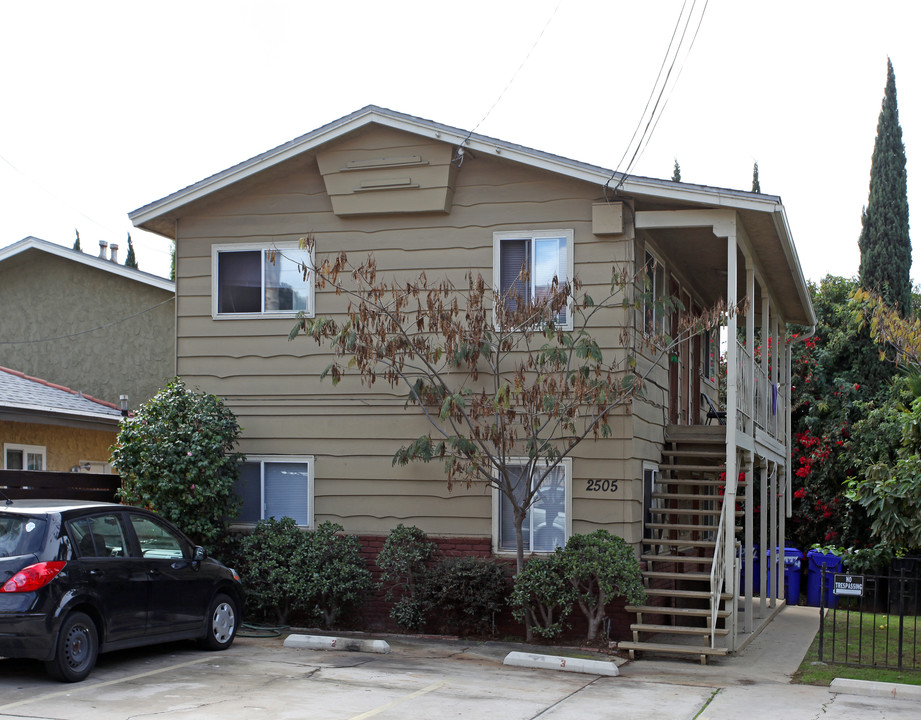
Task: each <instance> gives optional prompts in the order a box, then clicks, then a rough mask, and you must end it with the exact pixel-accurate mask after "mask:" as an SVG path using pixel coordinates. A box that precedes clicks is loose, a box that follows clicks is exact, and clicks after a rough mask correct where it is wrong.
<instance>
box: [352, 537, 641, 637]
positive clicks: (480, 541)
mask: <svg viewBox="0 0 921 720" xmlns="http://www.w3.org/2000/svg"><path fill="white" fill-rule="evenodd" d="M359 539H360V540H361V548H362V556H363V557H364V560H365V562H366V563H367V565H368V569H370V570H371V573H372V574H373V576H374V580H375V582H379V581H380V577H381V569H380V568H379V567H378V566H377V556H378V553H380V551H381V548H383V545H384V541H385V540H386V537H385V536H382V535H361V536H359ZM429 539H430V540H431V541H432V542H434V543H435V544H437V545H438V550H439V553H440V556H441V557H466V556H473V557H481V558H491V557H493V553H492V542H491V540H490V538H469V537H465V538H450V537H430V538H429ZM499 562H502V563H507V564H508V566H509V574H512V573H513V572H514V566H515V560H514V558H505V557H502V558H499ZM625 604H626V603H625V602H624V601H623V600H617V601H615V602H612V603H610V604H609V605H608V617H609V618H610V619H611V626H610V638H611V639H612V640H625V639H627V638H630V637H632V636H631V633H630V623H631V622H634V620H635V619H636V615H631V614H628V613H627V612H626V611H625V610H624V606H625ZM389 613H390V603H389V602H387V600H385V599H384V592H383V590H379V591H378V592H376V593H375V594H374V595H373V596H372V597H371V598H369V599H368V601H367V602H366V603H365V606H364V608H363V612H362V619H363V622H364V626H365V629H366V630H368V631H370V632H400V628H399V627H398V626H397V625H396V624H395V623H394V622H393V621H392V620H391V619H390V616H389ZM569 622H570V625H571V627H570V629H569V630H568V632H566V634H565V635H564V636H563V639H564V640H567V641H572V642H578V641H581V640H584V639H585V634H586V631H587V627H588V626H587V625H586V621H585V618H584V617H583V615H582V613H581V611H580V610H579V609H578V608H575V609H574V610H573V613H572V615H570V617H569ZM496 635H497V636H498V637H507V636H513V637H521V638H523V637H524V625H522V624H521V623H519V622H517V621H516V620H515V619H514V618H513V617H512V613H511V610H508V609H506V610H505V611H504V612H503V613H502V614H501V615H500V616H499V617H497V618H496Z"/></svg>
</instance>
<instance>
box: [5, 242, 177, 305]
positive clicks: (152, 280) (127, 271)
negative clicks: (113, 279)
mask: <svg viewBox="0 0 921 720" xmlns="http://www.w3.org/2000/svg"><path fill="white" fill-rule="evenodd" d="M29 250H38V251H40V252H46V253H49V254H51V255H56V256H57V257H60V258H64V259H65V260H72V261H74V262H78V263H82V264H83V265H89V266H90V267H94V268H96V269H98V270H104V271H105V272H109V273H113V274H115V275H120V276H121V277H124V278H127V279H129V280H134V281H136V282H140V283H144V284H146V285H151V286H153V287H156V288H160V289H161V290H168V291H169V292H173V293H174V292H176V283H174V282H173V281H172V280H167V279H166V278H162V277H160V276H159V275H152V274H151V273H147V272H143V271H142V270H135V269H134V268H130V267H127V266H125V265H121V264H120V263H117V262H113V261H111V260H108V259H106V258H101V257H98V256H97V255H92V254H90V253H85V252H81V251H79V250H73V249H71V248H68V247H64V246H63V245H57V244H56V243H53V242H48V241H47V240H42V239H41V238H37V237H32V236H29V237H26V238H23V239H22V240H20V241H19V242H15V243H13V244H12V245H8V246H7V247H5V248H0V262H3V261H4V260H6V259H7V258H11V257H15V256H16V255H20V254H22V253H24V252H27V251H29Z"/></svg>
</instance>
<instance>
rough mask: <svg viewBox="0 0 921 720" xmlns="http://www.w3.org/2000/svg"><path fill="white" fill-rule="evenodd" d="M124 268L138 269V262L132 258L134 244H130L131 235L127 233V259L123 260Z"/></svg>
mask: <svg viewBox="0 0 921 720" xmlns="http://www.w3.org/2000/svg"><path fill="white" fill-rule="evenodd" d="M125 267H130V268H134V269H135V270H137V269H138V261H137V258H136V257H135V256H134V243H133V242H131V233H128V257H126V258H125Z"/></svg>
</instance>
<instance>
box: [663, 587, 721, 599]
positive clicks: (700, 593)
mask: <svg viewBox="0 0 921 720" xmlns="http://www.w3.org/2000/svg"><path fill="white" fill-rule="evenodd" d="M646 594H647V595H649V596H651V597H669V598H687V599H692V600H693V599H698V600H709V599H710V591H709V590H661V589H659V588H646ZM719 597H720V600H732V593H727V592H724V593H720V595H719Z"/></svg>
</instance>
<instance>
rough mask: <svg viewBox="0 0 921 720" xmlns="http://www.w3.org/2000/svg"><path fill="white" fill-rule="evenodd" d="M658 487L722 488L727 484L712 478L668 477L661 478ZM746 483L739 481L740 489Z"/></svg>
mask: <svg viewBox="0 0 921 720" xmlns="http://www.w3.org/2000/svg"><path fill="white" fill-rule="evenodd" d="M657 484H658V485H699V486H701V487H703V486H709V487H722V486H724V485H725V484H726V481H725V480H714V479H712V478H692V477H667V478H660V479H659V481H658V483H657ZM744 486H745V481H744V480H739V487H744Z"/></svg>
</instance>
